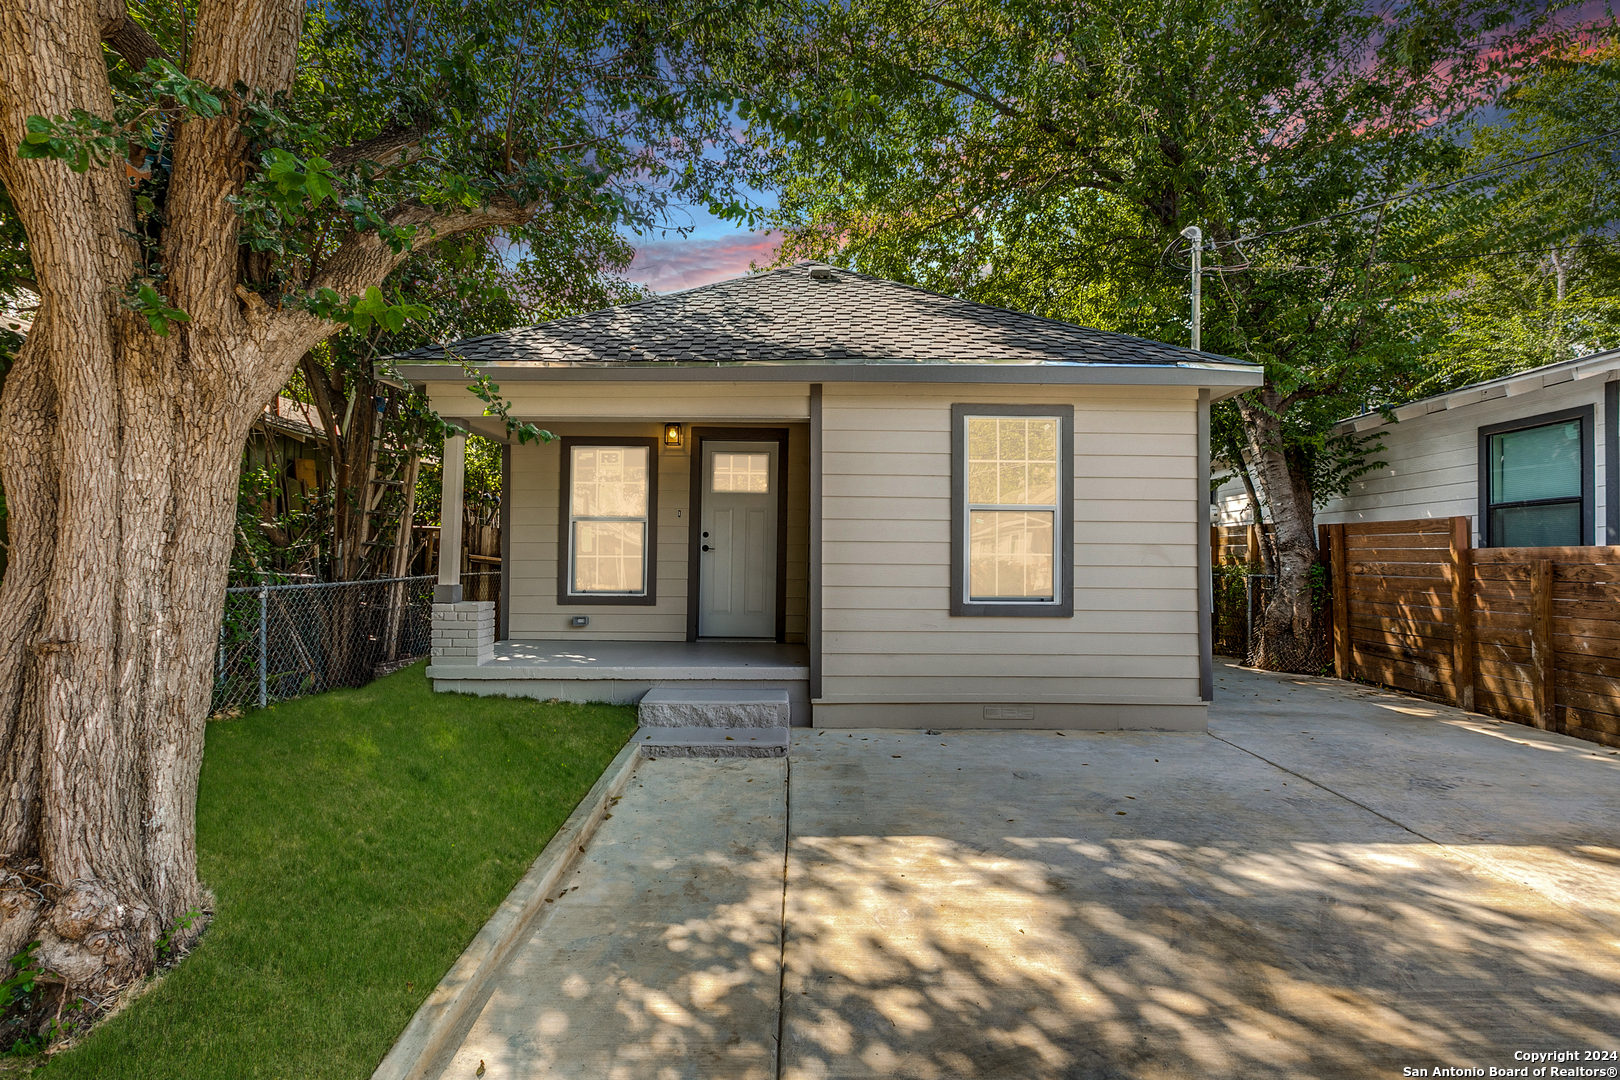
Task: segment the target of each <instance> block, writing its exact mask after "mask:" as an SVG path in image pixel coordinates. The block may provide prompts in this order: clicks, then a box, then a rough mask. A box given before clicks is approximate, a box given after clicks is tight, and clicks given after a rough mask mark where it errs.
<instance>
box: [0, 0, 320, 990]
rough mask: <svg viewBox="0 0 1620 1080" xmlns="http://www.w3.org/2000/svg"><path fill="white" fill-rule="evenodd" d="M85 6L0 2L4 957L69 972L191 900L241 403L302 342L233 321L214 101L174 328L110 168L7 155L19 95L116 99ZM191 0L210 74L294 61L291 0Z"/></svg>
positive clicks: (86, 983) (258, 393)
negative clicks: (26, 273)
mask: <svg viewBox="0 0 1620 1080" xmlns="http://www.w3.org/2000/svg"><path fill="white" fill-rule="evenodd" d="M105 6H106V5H104V4H91V3H86V2H77V3H74V2H69V3H63V2H62V0H20V2H18V3H14V4H12V5H11V7H10V9H9V10H8V11H7V12H6V13H4V14H3V15H0V142H3V143H4V145H3V147H0V150H3V152H0V181H3V182H4V183H5V186H6V188H7V190H8V191H9V193H10V194H11V197H12V200H13V202H14V203H15V205H16V206H17V209H18V213H19V215H20V216H21V217H22V219H23V224H24V227H25V228H26V229H27V232H28V237H29V244H30V251H31V254H32V257H33V261H34V269H35V280H37V281H38V282H39V287H40V306H39V312H38V316H37V317H36V319H35V321H34V323H33V326H32V327H31V328H30V331H29V334H28V337H27V341H26V342H25V344H24V345H23V348H22V350H21V352H20V354H19V356H18V359H17V363H16V366H15V368H14V369H13V371H12V372H11V374H10V376H9V377H8V378H7V380H6V386H5V391H4V397H3V400H0V447H3V453H4V458H3V460H0V483H3V485H4V487H5V490H6V493H7V497H8V508H9V510H10V514H11V526H12V531H13V551H12V564H11V566H10V568H9V569H8V572H7V574H6V576H5V580H4V582H3V583H0V744H3V745H4V748H5V750H6V753H5V759H4V766H3V768H4V774H3V783H4V787H5V801H4V806H3V808H0V845H3V850H0V857H3V859H4V864H5V865H4V874H5V876H4V877H3V878H0V956H9V955H11V953H12V952H14V951H16V949H18V948H19V947H21V946H22V945H24V944H26V943H27V942H29V941H33V940H38V941H40V943H41V945H40V949H39V952H38V954H37V956H38V958H39V960H40V961H41V962H42V963H43V964H45V965H46V966H47V967H49V968H51V969H53V970H55V971H56V972H58V973H59V974H61V975H62V976H63V977H64V979H65V980H66V985H67V987H68V989H69V990H70V991H71V992H73V993H85V994H101V993H104V992H105V991H107V990H108V989H110V988H113V987H115V986H118V985H120V984H123V983H126V982H128V981H130V980H132V979H134V978H137V977H139V976H140V975H142V974H144V973H145V972H146V971H148V970H150V969H151V967H152V963H153V960H154V942H155V940H156V938H157V937H158V935H159V934H160V933H162V932H163V931H164V930H165V929H167V928H170V927H172V926H173V925H174V924H175V922H176V920H177V919H179V918H180V917H181V916H182V915H184V914H185V913H186V912H188V911H192V910H196V909H200V908H202V907H203V906H204V904H205V900H204V894H203V890H202V887H201V885H200V884H199V882H198V880H197V874H196V849H195V827H194V826H195V808H196V785H197V775H198V769H199V765H200V762H201V757H202V736H203V722H204V717H205V716H206V714H207V705H208V695H209V692H210V678H209V675H210V667H211V664H210V661H211V658H212V654H213V647H214V638H215V636H216V634H217V632H218V626H219V617H220V610H221V605H222V603H223V599H224V587H225V576H226V570H227V566H228V561H229V557H230V539H231V529H232V525H233V523H234V517H235V505H236V483H237V473H238V465H239V458H240V455H241V447H242V443H243V441H244V439H245V438H246V434H247V428H248V424H249V423H250V422H251V419H252V412H253V410H252V409H251V408H250V407H247V406H245V405H243V404H242V402H255V401H262V400H263V399H264V397H265V396H266V394H267V393H268V392H269V391H270V390H272V389H274V387H275V385H277V384H278V383H279V381H280V380H283V379H284V378H285V377H286V375H287V374H288V372H289V370H290V368H291V361H293V360H295V359H296V357H297V353H296V352H294V353H291V354H289V352H288V346H289V344H290V343H289V342H286V341H280V342H278V341H275V340H272V339H267V338H266V336H265V335H262V334H261V335H258V336H257V338H255V335H253V334H251V333H245V332H244V331H246V330H248V327H247V326H246V324H245V321H244V319H243V318H242V314H241V311H240V309H239V307H238V305H237V302H236V300H235V297H234V295H233V293H232V289H233V286H234V283H235V263H236V253H237V238H236V230H237V224H236V220H235V214H234V211H233V210H232V209H231V207H230V206H229V204H228V203H226V202H225V200H224V198H223V197H222V196H223V195H224V194H226V193H228V190H229V189H228V187H227V188H225V189H222V188H221V186H220V184H219V183H218V182H217V181H214V180H211V179H209V177H210V176H211V175H229V170H227V169H223V168H217V167H216V166H218V165H219V164H221V163H222V162H223V161H224V160H225V159H231V158H234V157H235V156H237V155H238V154H239V148H238V146H237V142H238V139H237V136H236V133H235V131H234V129H233V128H232V126H231V123H230V121H229V120H228V119H222V120H219V121H215V122H209V123H191V124H186V125H184V126H183V128H182V129H181V130H180V132H179V133H178V135H177V138H176V143H175V147H174V161H175V171H174V180H173V182H172V184H171V187H170V190H169V192H168V199H169V206H168V218H169V221H170V222H171V226H170V230H169V234H170V235H169V238H168V240H167V241H166V243H167V244H168V245H169V247H170V249H171V250H173V249H174V248H175V247H179V248H180V249H181V250H185V251H187V252H188V253H189V254H190V255H191V256H192V257H190V258H185V259H173V260H172V266H171V272H172V277H171V281H170V288H171V289H172V291H173V294H174V298H175V300H177V301H178V303H177V304H176V306H179V307H182V309H184V310H187V311H189V312H191V313H192V315H193V322H192V324H191V325H190V326H188V327H186V328H184V329H182V330H181V331H180V332H179V333H178V334H176V335H175V336H173V337H169V338H163V337H159V336H157V335H155V334H154V333H152V331H151V330H150V329H149V328H148V326H147V325H146V323H145V320H144V319H142V318H140V317H139V316H137V315H136V314H135V313H133V312H131V311H129V310H128V309H126V308H124V306H123V305H122V304H121V302H120V299H119V298H120V297H121V296H122V295H124V294H125V293H126V292H127V291H128V288H129V284H130V282H131V281H132V280H133V279H134V278H135V276H136V274H137V273H138V272H139V270H140V259H139V253H138V250H137V248H136V246H135V245H134V243H133V242H132V240H131V233H132V231H133V230H132V229H131V228H130V226H131V225H132V223H133V216H132V197H131V192H130V189H129V187H128V185H127V184H126V183H125V182H124V181H123V179H122V178H121V177H120V176H118V175H117V174H115V173H114V172H113V171H112V170H109V169H95V168H92V169H90V170H89V171H87V172H85V173H74V172H72V171H71V170H70V169H69V168H68V167H67V166H66V165H65V164H63V163H61V162H54V161H24V160H21V159H19V158H17V157H16V155H15V148H16V146H17V145H18V144H19V143H20V142H21V140H22V135H23V132H24V123H25V121H26V119H27V117H28V116H30V115H36V114H38V115H46V116H50V115H68V114H70V113H71V112H72V110H73V109H75V108H83V109H86V110H88V111H90V112H93V113H97V114H100V115H106V114H108V113H109V112H110V111H111V110H110V99H111V95H110V89H109V87H108V83H107V75H106V68H105V63H104V60H103V58H102V45H101V38H102V33H103V29H104V21H103V19H102V18H101V17H100V16H101V14H102V12H100V11H99V8H102V7H105ZM210 8H221V5H220V4H219V3H213V4H210V3H209V2H208V0H204V3H203V4H202V10H203V11H204V12H209V9H210ZM209 13H210V14H211V15H212V16H213V18H212V19H211V20H210V24H211V26H212V28H213V31H214V32H212V33H203V32H201V31H202V29H203V28H202V23H201V22H200V21H199V33H198V35H197V36H196V37H195V39H194V44H193V50H194V51H193V56H194V58H195V60H196V63H195V64H194V67H199V66H200V67H204V68H207V67H209V66H212V68H213V70H211V71H208V73H207V75H206V76H205V77H207V78H209V81H211V82H213V83H215V84H223V85H227V86H228V85H231V84H232V81H233V79H232V78H231V77H229V76H230V75H231V74H232V73H234V74H236V75H237V76H238V77H243V78H247V79H250V80H252V81H254V82H257V83H260V84H263V83H264V82H266V81H271V82H274V80H273V79H271V80H266V78H265V74H266V73H265V71H264V70H263V63H262V61H263V58H262V57H258V58H257V59H259V60H260V64H259V66H254V65H253V64H251V63H247V62H246V61H249V60H252V59H255V57H254V56H253V55H252V54H253V53H254V51H255V50H265V51H266V55H271V54H274V53H276V52H281V53H283V54H285V55H286V56H288V57H289V58H290V56H291V54H292V52H293V50H294V48H295V46H296V41H297V33H298V29H299V25H300V19H301V15H302V12H301V10H300V6H299V5H297V4H294V3H280V4H274V5H270V4H247V5H235V6H234V7H233V8H232V9H231V10H228V11H226V10H215V11H212V12H209ZM117 14H118V15H119V17H120V19H121V17H122V10H121V8H120V10H119V11H118V13H117ZM244 15H246V16H251V17H250V18H247V19H245V20H244V19H243V18H242V16H244ZM233 24H234V25H233ZM236 50H243V52H244V53H246V54H248V55H237V53H236ZM289 64H290V59H289ZM287 74H289V75H290V67H288V70H287ZM221 76H225V77H221ZM199 166H202V167H201V168H199ZM188 180H189V182H188ZM177 231H179V232H181V233H185V232H189V233H190V235H182V236H176V235H175V233H176V232H177ZM308 323H309V325H306V326H305V328H304V329H305V332H306V333H307V332H309V331H310V330H312V329H313V321H312V320H309V321H308Z"/></svg>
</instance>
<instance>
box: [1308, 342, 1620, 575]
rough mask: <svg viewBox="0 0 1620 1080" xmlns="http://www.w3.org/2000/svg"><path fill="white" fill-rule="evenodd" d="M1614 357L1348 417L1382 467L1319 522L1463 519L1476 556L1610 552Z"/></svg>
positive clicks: (1619, 429)
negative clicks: (1376, 437) (1551, 550)
mask: <svg viewBox="0 0 1620 1080" xmlns="http://www.w3.org/2000/svg"><path fill="white" fill-rule="evenodd" d="M1617 403H1620V350H1615V351H1610V352H1602V353H1594V354H1592V355H1590V356H1583V357H1580V358H1578V359H1575V360H1566V361H1563V362H1561V363H1557V364H1547V365H1545V366H1543V367H1538V368H1532V369H1531V370H1529V371H1521V372H1519V373H1518V374H1516V375H1507V376H1504V377H1502V378H1500V379H1491V380H1489V381H1487V382H1480V383H1474V384H1473V385H1472V386H1464V387H1462V388H1460V389H1457V390H1452V391H1449V392H1447V393H1444V394H1436V395H1435V396H1433V397H1427V398H1423V399H1421V400H1419V401H1414V402H1411V403H1409V404H1406V405H1400V406H1397V407H1396V408H1395V409H1394V415H1395V420H1396V422H1395V423H1390V422H1389V421H1388V420H1386V419H1385V417H1384V416H1383V415H1381V414H1379V413H1376V412H1369V413H1366V414H1363V415H1361V416H1355V417H1351V418H1350V419H1348V420H1345V421H1343V422H1342V423H1340V424H1339V425H1337V428H1336V430H1338V431H1340V432H1355V433H1357V434H1363V435H1364V434H1369V433H1372V432H1378V433H1381V434H1382V435H1383V449H1382V450H1381V451H1380V452H1379V454H1378V455H1377V459H1378V460H1381V461H1384V462H1386V463H1387V464H1386V465H1385V467H1384V468H1382V469H1378V470H1375V471H1373V472H1370V473H1368V474H1367V475H1366V476H1364V477H1362V478H1361V479H1360V480H1357V481H1355V482H1353V483H1352V484H1351V485H1350V491H1349V492H1348V493H1347V494H1346V495H1344V496H1343V497H1341V498H1337V499H1334V500H1332V501H1331V502H1328V503H1327V504H1326V505H1324V506H1323V507H1322V509H1321V511H1320V512H1319V513H1318V514H1317V517H1316V520H1317V521H1318V522H1320V523H1324V524H1339V523H1349V522H1358V521H1398V520H1404V519H1410V518H1449V517H1471V518H1472V519H1473V534H1474V535H1473V545H1474V546H1475V547H1576V546H1582V545H1589V544H1617V543H1620V404H1617Z"/></svg>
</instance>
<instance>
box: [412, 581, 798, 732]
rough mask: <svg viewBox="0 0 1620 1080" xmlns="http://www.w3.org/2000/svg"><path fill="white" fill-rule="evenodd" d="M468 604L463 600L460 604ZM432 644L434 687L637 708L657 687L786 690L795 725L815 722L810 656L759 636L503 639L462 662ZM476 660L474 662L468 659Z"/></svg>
mask: <svg viewBox="0 0 1620 1080" xmlns="http://www.w3.org/2000/svg"><path fill="white" fill-rule="evenodd" d="M457 606H458V607H459V606H463V605H457ZM447 659H450V657H448V656H445V655H444V654H443V653H442V652H441V651H440V650H439V649H435V658H434V661H433V663H432V664H431V665H430V666H429V667H428V669H427V675H428V678H430V679H432V680H433V687H434V689H435V690H449V691H458V692H461V693H467V694H484V695H503V696H506V697H531V698H538V699H540V700H542V701H543V700H547V699H550V698H557V699H558V700H561V701H607V702H612V703H614V704H621V705H634V704H636V703H638V702H639V701H640V700H641V698H642V696H643V695H645V694H646V693H647V691H649V690H652V689H654V688H663V689H678V690H700V689H707V688H739V689H740V688H744V687H746V688H748V689H770V690H785V691H787V694H788V702H789V704H790V706H791V709H792V717H793V724H794V726H796V727H802V726H808V725H809V723H810V656H809V650H808V649H807V648H806V647H805V646H803V645H792V644H788V645H784V644H778V643H776V642H769V641H761V642H753V641H584V640H579V639H572V640H549V641H499V642H494V643H493V644H491V645H490V646H488V647H487V649H486V650H485V651H483V652H482V653H481V654H478V653H475V654H473V655H472V656H469V657H467V658H465V660H464V662H462V663H453V662H452V663H446V662H445V661H446V660H447ZM473 659H476V660H477V662H476V663H469V662H466V660H473Z"/></svg>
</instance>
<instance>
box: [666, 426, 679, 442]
mask: <svg viewBox="0 0 1620 1080" xmlns="http://www.w3.org/2000/svg"><path fill="white" fill-rule="evenodd" d="M664 445H665V446H669V447H676V446H680V445H681V425H679V424H665V425H664Z"/></svg>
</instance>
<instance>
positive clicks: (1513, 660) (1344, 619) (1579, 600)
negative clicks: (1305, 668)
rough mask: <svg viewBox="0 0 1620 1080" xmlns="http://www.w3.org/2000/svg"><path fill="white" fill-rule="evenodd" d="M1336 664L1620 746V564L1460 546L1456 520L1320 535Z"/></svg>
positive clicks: (1462, 530) (1595, 557)
mask: <svg viewBox="0 0 1620 1080" xmlns="http://www.w3.org/2000/svg"><path fill="white" fill-rule="evenodd" d="M1319 528H1320V530H1321V540H1322V544H1321V546H1322V548H1323V550H1325V551H1328V552H1330V567H1331V572H1332V577H1333V590H1332V591H1333V665H1334V670H1335V672H1336V674H1337V675H1338V676H1339V677H1340V678H1344V679H1350V678H1355V679H1364V680H1367V681H1369V682H1378V683H1383V684H1384V685H1386V686H1393V687H1396V688H1398V689H1401V690H1408V691H1411V692H1412V693H1415V694H1420V695H1422V696H1424V697H1428V698H1434V699H1437V700H1441V701H1446V702H1449V703H1451V704H1454V705H1457V706H1459V707H1461V708H1464V709H1473V710H1476V711H1478V712H1483V713H1488V714H1489V715H1491V716H1497V717H1500V718H1502V719H1504V720H1513V721H1517V722H1518V723H1522V724H1530V725H1533V726H1535V727H1538V728H1543V729H1545V730H1548V731H1558V732H1562V733H1564V734H1566V735H1574V736H1577V737H1579V738H1583V739H1590V740H1591V741H1593V742H1598V743H1603V744H1605V745H1608V746H1617V747H1620V555H1617V554H1616V549H1614V548H1608V547H1562V548H1479V549H1474V548H1472V547H1471V543H1470V537H1471V531H1470V528H1469V519H1468V518H1465V517H1455V518H1449V519H1447V518H1441V519H1437V520H1436V519H1431V520H1419V521H1380V522H1365V523H1357V524H1352V525H1323V526H1320V527H1319Z"/></svg>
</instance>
